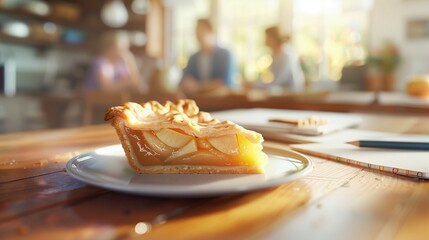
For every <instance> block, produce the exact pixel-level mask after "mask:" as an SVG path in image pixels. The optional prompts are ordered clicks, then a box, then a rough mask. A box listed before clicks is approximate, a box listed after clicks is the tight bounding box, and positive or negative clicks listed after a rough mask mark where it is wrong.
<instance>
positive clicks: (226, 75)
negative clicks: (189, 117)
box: [180, 19, 234, 93]
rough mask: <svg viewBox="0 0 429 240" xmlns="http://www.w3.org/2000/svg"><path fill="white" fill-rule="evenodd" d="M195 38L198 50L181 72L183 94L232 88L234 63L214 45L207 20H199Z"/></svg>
mask: <svg viewBox="0 0 429 240" xmlns="http://www.w3.org/2000/svg"><path fill="white" fill-rule="evenodd" d="M196 37H197V41H198V44H199V46H200V50H199V51H198V52H196V53H194V54H193V55H192V56H191V57H190V59H189V62H188V65H187V66H186V68H185V69H184V71H183V78H182V80H181V82H180V87H181V89H182V90H183V91H184V92H185V93H196V92H205V91H210V90H215V89H217V88H221V87H224V86H226V87H233V81H234V80H233V75H234V62H233V59H232V56H231V53H230V52H229V51H228V50H227V49H224V48H221V47H219V46H218V45H217V44H216V37H215V34H214V32H213V26H212V25H211V23H210V21H209V20H208V19H199V20H198V21H197V27H196Z"/></svg>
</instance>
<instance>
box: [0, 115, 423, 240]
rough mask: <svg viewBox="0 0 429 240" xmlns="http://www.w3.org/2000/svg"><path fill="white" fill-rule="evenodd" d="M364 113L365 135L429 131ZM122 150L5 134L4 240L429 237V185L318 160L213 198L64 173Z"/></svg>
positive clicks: (86, 132)
mask: <svg viewBox="0 0 429 240" xmlns="http://www.w3.org/2000/svg"><path fill="white" fill-rule="evenodd" d="M363 116H364V122H363V124H362V125H361V128H364V129H372V130H383V131H391V132H403V133H421V134H429V121H428V120H427V117H417V116H416V117H412V116H393V115H370V114H366V115H363ZM116 143H118V140H117V137H116V135H115V133H114V130H113V129H112V128H111V127H110V126H108V125H98V126H91V127H83V128H76V129H66V130H49V131H35V132H26V133H14V134H7V135H0V239H428V238H429V228H428V226H429V182H426V181H421V180H420V181H419V180H416V179H409V178H403V177H398V176H393V175H389V174H385V173H381V172H378V171H370V170H367V169H362V168H358V167H354V166H349V165H346V164H341V163H337V162H333V161H328V160H324V159H320V158H315V157H311V158H312V160H313V162H314V170H313V171H312V172H311V173H310V174H309V175H308V176H306V177H304V178H301V179H299V180H296V181H293V182H290V183H287V184H283V185H280V186H278V187H275V188H271V189H266V190H262V191H256V192H251V193H246V194H240V195H234V196H223V197H215V198H155V197H144V196H134V195H128V194H122V193H116V192H112V191H108V190H105V189H101V188H97V187H93V186H90V185H87V184H85V183H82V182H80V181H78V180H75V179H73V178H71V177H70V176H68V175H67V173H66V172H65V170H64V167H65V164H66V162H67V161H68V160H69V159H70V158H71V157H73V156H75V155H77V154H79V153H84V152H87V151H90V150H92V149H94V148H97V147H101V146H106V145H110V144H116ZM267 144H268V145H273V146H280V147H283V148H287V147H288V145H287V144H286V143H278V142H269V141H267ZM428 160H429V154H428ZM428 164H429V163H428ZM149 223H151V224H152V225H149Z"/></svg>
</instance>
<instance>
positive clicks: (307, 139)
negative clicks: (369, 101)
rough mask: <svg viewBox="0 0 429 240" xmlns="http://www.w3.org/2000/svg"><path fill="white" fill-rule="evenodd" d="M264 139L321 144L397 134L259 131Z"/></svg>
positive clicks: (352, 130) (351, 130) (353, 130)
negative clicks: (315, 133)
mask: <svg viewBox="0 0 429 240" xmlns="http://www.w3.org/2000/svg"><path fill="white" fill-rule="evenodd" d="M259 132H260V133H261V134H262V135H263V136H264V138H265V139H271V140H276V141H281V142H287V143H323V142H351V141H356V140H360V139H384V138H392V137H395V136H397V135H398V134H397V133H388V132H380V131H371V130H363V129H355V128H348V129H343V130H339V131H336V132H333V133H329V134H323V135H318V136H306V135H300V134H293V133H278V132H273V131H259Z"/></svg>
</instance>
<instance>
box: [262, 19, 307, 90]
mask: <svg viewBox="0 0 429 240" xmlns="http://www.w3.org/2000/svg"><path fill="white" fill-rule="evenodd" d="M265 44H266V45H267V47H269V48H270V49H271V54H272V58H273V62H272V64H271V66H270V70H271V73H272V75H273V79H272V81H271V83H270V84H269V87H273V86H275V87H282V88H286V89H287V90H289V91H293V92H298V91H303V90H304V85H305V81H304V74H303V71H302V68H301V63H300V60H299V56H298V53H297V51H296V50H295V48H294V47H293V46H292V45H291V44H290V37H289V36H282V34H281V33H280V31H279V28H278V27H277V26H273V27H269V28H267V29H266V30H265Z"/></svg>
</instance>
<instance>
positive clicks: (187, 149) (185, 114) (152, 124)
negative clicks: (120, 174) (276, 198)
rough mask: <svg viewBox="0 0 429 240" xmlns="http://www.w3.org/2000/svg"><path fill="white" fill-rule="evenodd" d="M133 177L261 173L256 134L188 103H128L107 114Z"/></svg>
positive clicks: (262, 155)
mask: <svg viewBox="0 0 429 240" xmlns="http://www.w3.org/2000/svg"><path fill="white" fill-rule="evenodd" d="M104 119H105V120H106V121H109V122H110V123H111V124H112V126H113V127H114V128H115V129H116V132H117V134H118V136H119V138H120V140H121V143H122V147H123V148H124V150H125V153H126V155H127V159H128V162H129V164H130V166H131V167H132V168H133V169H134V170H135V171H136V172H138V173H262V172H263V166H264V165H265V164H266V162H267V155H265V153H263V152H262V142H263V138H262V135H261V134H259V133H256V132H253V131H250V130H246V129H244V128H242V127H241V126H238V125H237V124H234V123H232V122H230V121H223V122H221V121H219V120H217V119H216V118H212V117H211V116H210V114H209V113H207V112H200V111H199V109H198V107H197V105H196V104H195V102H194V101H193V100H189V99H186V100H179V101H178V102H177V104H174V103H172V102H166V103H165V104H164V105H162V104H160V103H158V102H156V101H150V102H147V103H144V104H137V103H132V102H128V103H125V104H124V105H123V106H117V107H112V108H110V109H109V110H107V112H106V114H105V116H104Z"/></svg>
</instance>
